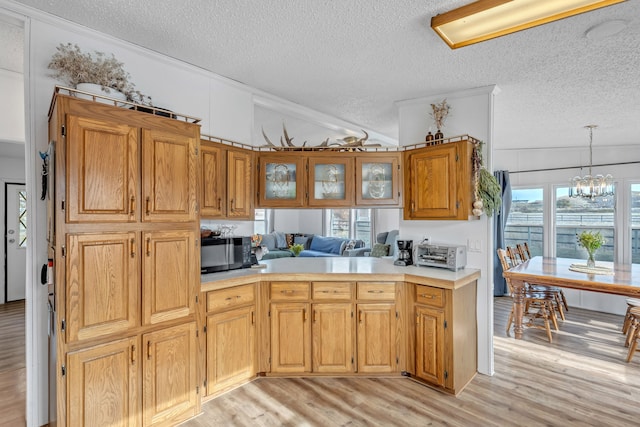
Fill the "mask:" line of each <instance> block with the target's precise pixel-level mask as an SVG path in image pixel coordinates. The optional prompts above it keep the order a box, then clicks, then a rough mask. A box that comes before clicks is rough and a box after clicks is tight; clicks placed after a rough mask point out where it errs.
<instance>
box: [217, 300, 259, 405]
mask: <svg viewBox="0 0 640 427" xmlns="http://www.w3.org/2000/svg"><path fill="white" fill-rule="evenodd" d="M255 329H256V325H255V307H254V306H248V307H242V308H236V309H233V310H231V311H227V312H224V313H218V314H213V315H210V316H208V317H207V363H206V365H207V394H208V395H210V394H214V393H216V392H219V391H222V390H224V389H225V388H228V387H230V386H233V385H235V384H238V383H240V382H242V381H244V380H248V379H250V378H252V377H253V376H254V375H255V336H256V335H255Z"/></svg>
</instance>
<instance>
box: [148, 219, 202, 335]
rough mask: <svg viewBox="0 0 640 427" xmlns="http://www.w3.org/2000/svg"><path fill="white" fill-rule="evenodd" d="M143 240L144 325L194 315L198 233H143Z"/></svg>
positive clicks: (197, 269)
mask: <svg viewBox="0 0 640 427" xmlns="http://www.w3.org/2000/svg"><path fill="white" fill-rule="evenodd" d="M142 240H143V251H144V253H143V255H142V262H143V265H142V270H143V294H142V304H143V307H142V308H143V310H142V311H143V315H144V317H143V321H144V324H156V323H160V322H164V321H167V320H174V319H179V318H181V317H186V316H188V315H190V314H193V313H194V311H195V308H194V307H195V291H196V289H195V287H196V286H195V285H196V284H197V283H198V281H199V277H198V276H199V269H200V266H199V262H197V261H196V260H199V258H200V257H199V256H198V257H197V258H196V235H195V233H194V232H193V231H190V230H182V231H181V230H177V231H149V232H145V233H143V234H142Z"/></svg>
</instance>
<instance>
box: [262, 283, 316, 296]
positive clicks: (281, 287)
mask: <svg viewBox="0 0 640 427" xmlns="http://www.w3.org/2000/svg"><path fill="white" fill-rule="evenodd" d="M309 288H310V287H309V282H271V299H272V300H274V301H277V300H280V301H282V300H285V301H301V300H308V299H309V296H310V293H311V292H310V289H309Z"/></svg>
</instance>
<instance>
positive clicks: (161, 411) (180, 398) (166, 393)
mask: <svg viewBox="0 0 640 427" xmlns="http://www.w3.org/2000/svg"><path fill="white" fill-rule="evenodd" d="M142 343H143V349H144V356H143V359H142V366H143V372H144V386H143V418H144V425H145V426H156V425H163V426H164V425H176V424H179V423H180V422H181V421H184V420H186V419H188V418H191V417H193V416H195V415H196V414H197V410H198V408H199V398H198V394H197V390H196V387H197V385H198V384H197V378H196V363H197V362H196V353H197V350H196V324H195V322H190V323H184V324H181V325H178V326H174V327H171V328H167V329H162V330H159V331H155V332H151V333H147V334H144V335H143V336H142Z"/></svg>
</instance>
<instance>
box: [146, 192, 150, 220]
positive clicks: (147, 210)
mask: <svg viewBox="0 0 640 427" xmlns="http://www.w3.org/2000/svg"><path fill="white" fill-rule="evenodd" d="M150 212H151V198H150V197H149V196H147V203H146V214H147V216H149V213H150Z"/></svg>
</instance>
